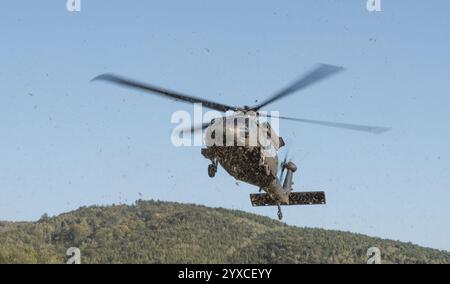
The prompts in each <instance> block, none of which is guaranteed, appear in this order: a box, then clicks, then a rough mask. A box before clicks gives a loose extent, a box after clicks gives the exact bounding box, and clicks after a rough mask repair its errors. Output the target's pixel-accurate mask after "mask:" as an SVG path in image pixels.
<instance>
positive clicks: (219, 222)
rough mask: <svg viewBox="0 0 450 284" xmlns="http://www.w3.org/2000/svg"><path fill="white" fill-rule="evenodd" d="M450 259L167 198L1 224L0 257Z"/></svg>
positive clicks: (58, 259)
mask: <svg viewBox="0 0 450 284" xmlns="http://www.w3.org/2000/svg"><path fill="white" fill-rule="evenodd" d="M373 246H376V247H378V248H380V250H381V259H382V262H384V263H450V253H448V252H444V251H439V250H435V249H429V248H423V247H419V246H417V245H413V244H411V243H402V242H397V241H391V240H382V239H379V238H372V237H368V236H364V235H359V234H353V233H347V232H339V231H328V230H322V229H310V228H298V227H293V226H288V225H285V224H283V223H281V222H278V221H275V220H272V219H270V218H267V217H261V216H257V215H254V214H249V213H245V212H241V211H234V210H226V209H220V208H217V209H216V208H214V209H213V208H207V207H204V206H198V205H186V204H178V203H171V202H159V201H142V200H138V201H137V202H136V203H135V204H134V205H113V206H107V207H100V206H92V207H82V208H79V209H78V210H76V211H73V212H70V213H66V214H62V215H59V216H56V217H51V218H50V217H49V216H47V215H46V214H44V215H43V216H42V218H41V219H40V220H39V221H36V222H17V223H13V222H0V263H65V262H66V260H67V256H66V250H67V249H68V248H69V247H77V248H79V249H80V251H81V261H82V262H83V263H365V262H366V261H367V257H366V252H367V249H368V248H369V247H373Z"/></svg>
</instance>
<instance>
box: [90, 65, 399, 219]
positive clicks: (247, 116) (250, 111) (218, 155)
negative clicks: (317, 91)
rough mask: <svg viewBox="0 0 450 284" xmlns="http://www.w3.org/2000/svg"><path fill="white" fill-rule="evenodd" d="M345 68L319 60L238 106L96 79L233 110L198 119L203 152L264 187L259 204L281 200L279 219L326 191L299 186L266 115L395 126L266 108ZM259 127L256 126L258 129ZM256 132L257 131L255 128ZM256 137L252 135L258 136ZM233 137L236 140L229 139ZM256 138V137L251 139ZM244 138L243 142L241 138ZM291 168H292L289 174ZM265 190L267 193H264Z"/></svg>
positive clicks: (108, 77) (213, 167)
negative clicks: (282, 85)
mask: <svg viewBox="0 0 450 284" xmlns="http://www.w3.org/2000/svg"><path fill="white" fill-rule="evenodd" d="M343 70H345V69H344V68H343V67H339V66H334V65H330V64H318V65H316V66H315V67H314V68H312V69H311V70H310V71H309V72H307V73H306V74H305V75H303V76H302V77H300V78H299V79H298V80H296V81H294V82H293V83H292V84H290V85H288V86H287V87H285V88H283V89H281V90H280V91H278V92H276V93H275V94H273V95H272V96H270V97H268V98H267V99H266V100H264V101H262V102H260V103H258V104H257V105H254V106H243V107H240V106H232V105H227V104H222V103H218V102H214V101H211V100H207V99H203V98H199V97H194V96H189V95H186V94H183V93H179V92H175V91H172V90H168V89H165V88H161V87H157V86H153V85H149V84H146V83H142V82H139V81H135V80H131V79H128V78H125V77H122V76H118V75H114V74H102V75H99V76H97V77H95V78H94V79H92V81H99V80H100V81H106V82H109V83H114V84H117V85H120V86H123V87H128V88H133V89H137V90H141V91H145V92H147V93H152V94H155V95H159V96H162V97H166V98H171V99H174V100H176V101H182V102H186V103H191V104H201V105H202V106H204V107H206V108H209V109H212V110H216V111H219V112H223V113H229V112H230V111H231V112H233V115H228V116H224V117H219V118H215V119H212V120H211V121H209V122H206V123H203V124H200V125H194V126H192V127H191V128H190V129H189V131H192V132H196V131H204V132H205V144H206V147H205V148H202V149H201V153H202V155H203V156H204V157H205V158H206V159H208V160H210V161H211V164H209V166H208V175H209V176H210V177H211V178H212V177H214V176H215V174H216V172H217V169H218V165H219V164H220V165H221V166H222V168H224V169H225V171H226V172H227V173H228V174H229V175H231V176H232V177H234V178H235V179H236V180H238V181H243V182H246V183H249V184H252V185H254V186H257V187H259V193H253V194H250V201H251V203H252V205H253V206H277V208H278V213H277V215H278V219H280V220H281V219H282V218H283V214H282V211H281V206H282V205H315V204H325V203H326V200H325V193H324V192H323V191H311V192H293V187H292V186H293V184H294V183H293V176H294V173H295V172H296V171H297V166H296V164H295V163H294V162H292V161H290V160H289V161H288V158H287V155H286V157H285V158H284V160H283V161H281V162H280V163H279V161H278V151H279V149H280V148H281V147H283V146H285V142H284V140H283V138H282V137H279V136H278V134H277V133H276V131H274V130H273V129H272V128H271V125H270V123H268V122H262V119H261V118H262V117H264V118H275V119H282V120H291V121H297V122H303V123H309V124H315V125H321V126H328V127H335V128H343V129H349V130H356V131H363V132H369V133H374V134H380V133H383V132H386V131H388V130H390V128H387V127H380V126H369V125H359V124H348V123H339V122H330V121H321V120H311V119H303V118H294V117H286V116H274V115H271V114H267V113H266V112H263V111H261V109H262V108H263V107H266V106H268V105H269V104H272V103H274V102H275V101H278V100H280V99H283V98H285V97H287V96H290V95H292V94H294V93H296V92H298V91H300V90H303V89H305V88H307V87H309V86H311V85H313V84H316V83H318V82H319V81H321V80H323V79H325V78H329V77H331V76H333V75H336V74H338V73H340V72H342V71H343ZM255 131H256V132H255ZM254 133H256V134H254ZM255 135H256V139H251V138H255ZM230 137H231V140H232V142H233V143H228V142H227V141H229V140H230V139H229V138H230ZM251 141H252V142H253V143H250V142H251ZM239 142H240V143H239ZM285 172H286V174H284V173H285ZM261 192H262V193H261Z"/></svg>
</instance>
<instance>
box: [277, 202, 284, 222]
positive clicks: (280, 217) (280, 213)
mask: <svg viewBox="0 0 450 284" xmlns="http://www.w3.org/2000/svg"><path fill="white" fill-rule="evenodd" d="M277 206H278V214H277V215H278V220H281V219H283V213H282V212H281V207H280V205H277Z"/></svg>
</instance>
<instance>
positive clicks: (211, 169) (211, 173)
mask: <svg viewBox="0 0 450 284" xmlns="http://www.w3.org/2000/svg"><path fill="white" fill-rule="evenodd" d="M216 172H217V166H216V165H214V164H210V165H208V175H209V177H211V178H213V177H214V176H215V175H216Z"/></svg>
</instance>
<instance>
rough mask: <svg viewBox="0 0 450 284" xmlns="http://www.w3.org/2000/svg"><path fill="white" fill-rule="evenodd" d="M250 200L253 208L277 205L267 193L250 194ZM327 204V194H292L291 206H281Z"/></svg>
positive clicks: (319, 192)
mask: <svg viewBox="0 0 450 284" xmlns="http://www.w3.org/2000/svg"><path fill="white" fill-rule="evenodd" d="M250 200H251V202H252V205H253V206H274V205H277V203H276V202H275V201H274V200H273V199H272V197H270V195H269V194H267V193H254V194H250ZM314 204H325V193H324V192H323V191H312V192H291V194H290V195H289V204H285V203H282V204H280V205H314Z"/></svg>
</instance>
